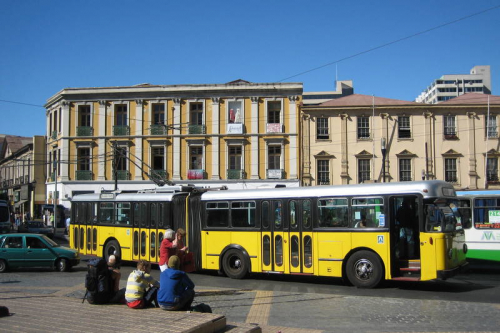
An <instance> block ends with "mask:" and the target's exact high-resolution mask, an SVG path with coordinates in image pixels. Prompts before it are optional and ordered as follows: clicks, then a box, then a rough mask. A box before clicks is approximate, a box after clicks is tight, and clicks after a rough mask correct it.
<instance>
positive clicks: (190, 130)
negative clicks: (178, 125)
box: [188, 125, 206, 134]
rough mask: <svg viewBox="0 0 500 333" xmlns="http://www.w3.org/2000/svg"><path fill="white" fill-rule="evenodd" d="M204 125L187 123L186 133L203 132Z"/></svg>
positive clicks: (204, 130) (204, 129)
mask: <svg viewBox="0 0 500 333" xmlns="http://www.w3.org/2000/svg"><path fill="white" fill-rule="evenodd" d="M205 132H206V126H205V125H189V126H188V133H189V134H205Z"/></svg>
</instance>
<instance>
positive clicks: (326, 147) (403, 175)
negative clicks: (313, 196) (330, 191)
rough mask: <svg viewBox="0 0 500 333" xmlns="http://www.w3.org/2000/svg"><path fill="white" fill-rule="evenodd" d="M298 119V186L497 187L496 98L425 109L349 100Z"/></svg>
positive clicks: (499, 106)
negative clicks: (425, 183) (434, 182)
mask: <svg viewBox="0 0 500 333" xmlns="http://www.w3.org/2000/svg"><path fill="white" fill-rule="evenodd" d="M301 116H302V132H303V137H304V144H303V147H302V149H303V152H302V155H303V165H302V168H301V169H302V175H301V178H302V185H304V186H314V185H330V184H331V185H335V184H356V183H363V182H384V181H385V182H394V181H413V180H422V179H441V180H445V181H448V182H450V183H453V184H454V185H455V187H456V188H457V189H484V188H500V182H499V178H498V159H499V157H500V151H499V148H498V147H499V136H498V125H499V117H500V96H491V95H484V94H475V93H470V94H465V95H461V96H459V97H457V98H455V99H452V100H449V101H447V102H444V103H440V104H437V105H428V104H423V103H415V102H407V101H400V100H393V99H387V98H380V97H373V96H366V95H357V94H354V95H351V96H347V97H343V98H339V99H336V100H332V101H329V102H325V103H323V104H320V105H318V106H304V107H303V108H302V114H301Z"/></svg>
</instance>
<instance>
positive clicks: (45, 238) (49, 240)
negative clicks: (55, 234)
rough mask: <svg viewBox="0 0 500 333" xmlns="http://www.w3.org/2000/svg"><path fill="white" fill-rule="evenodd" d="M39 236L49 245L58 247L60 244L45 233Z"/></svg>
mask: <svg viewBox="0 0 500 333" xmlns="http://www.w3.org/2000/svg"><path fill="white" fill-rule="evenodd" d="M41 237H42V238H43V239H44V240H45V241H46V242H47V243H49V245H50V247H59V246H60V245H59V244H57V243H56V242H54V241H53V240H52V239H50V238H49V237H47V236H45V235H41Z"/></svg>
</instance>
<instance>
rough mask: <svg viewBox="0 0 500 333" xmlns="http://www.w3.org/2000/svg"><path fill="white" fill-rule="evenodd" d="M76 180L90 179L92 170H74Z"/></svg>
mask: <svg viewBox="0 0 500 333" xmlns="http://www.w3.org/2000/svg"><path fill="white" fill-rule="evenodd" d="M75 176H76V180H92V171H90V170H76V174H75Z"/></svg>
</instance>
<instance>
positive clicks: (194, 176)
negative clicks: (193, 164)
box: [188, 169, 205, 179]
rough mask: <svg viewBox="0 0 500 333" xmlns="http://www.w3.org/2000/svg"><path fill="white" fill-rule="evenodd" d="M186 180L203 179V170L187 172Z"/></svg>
mask: <svg viewBox="0 0 500 333" xmlns="http://www.w3.org/2000/svg"><path fill="white" fill-rule="evenodd" d="M188 179H205V170H203V169H190V170H188Z"/></svg>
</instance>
